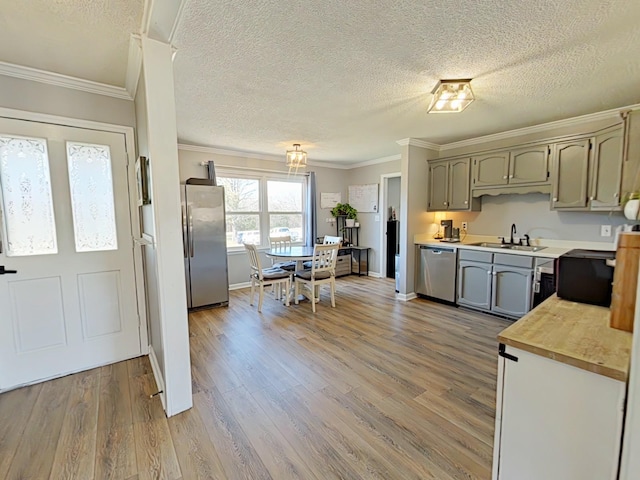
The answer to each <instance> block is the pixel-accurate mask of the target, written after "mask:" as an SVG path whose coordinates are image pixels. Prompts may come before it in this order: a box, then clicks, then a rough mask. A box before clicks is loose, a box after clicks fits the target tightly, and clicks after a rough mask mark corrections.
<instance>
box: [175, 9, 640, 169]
mask: <svg viewBox="0 0 640 480" xmlns="http://www.w3.org/2000/svg"><path fill="white" fill-rule="evenodd" d="M174 44H175V46H176V47H177V48H178V54H177V56H176V59H175V64H174V66H175V80H176V103H177V112H178V135H179V139H180V141H181V142H184V143H190V144H195V145H205V146H213V147H221V148H228V149H233V150H240V151H249V152H259V153H269V154H277V155H283V154H284V150H285V149H286V148H287V147H290V146H291V144H292V143H294V142H297V143H301V144H302V145H303V148H305V149H306V150H307V151H308V152H309V157H310V159H312V160H321V161H336V162H343V163H353V162H360V161H366V160H372V159H377V158H382V157H386V156H389V155H394V154H397V153H398V152H399V147H398V145H397V144H396V140H398V139H401V138H407V137H413V138H421V139H424V140H426V141H430V142H434V143H440V144H441V143H449V142H453V141H458V140H463V139H467V138H473V137H476V136H479V135H486V134H491V133H496V132H501V131H505V130H511V129H514V128H520V127H526V126H530V125H535V124H539V123H544V122H548V121H553V120H559V119H564V118H569V117H573V116H577V115H582V114H587V113H592V112H598V111H602V110H606V109H610V108H616V107H621V106H626V105H630V104H635V103H639V102H640V88H639V87H640V2H638V1H637V0H609V1H607V0H601V1H600V0H547V1H535V0H532V1H526V2H524V1H520V2H509V1H498V0H494V1H482V2H478V1H476V0H457V1H456V0H451V1H447V2H443V1H441V0H349V1H344V0H305V1H304V2H290V1H284V0H243V1H237V2H229V1H227V0H186V5H185V8H184V11H183V16H182V18H181V20H180V23H179V25H178V29H177V31H176V37H175V39H174ZM440 78H473V79H474V80H473V82H472V86H473V89H474V92H475V94H476V98H477V100H476V102H474V103H473V104H471V106H469V107H468V108H467V109H466V110H465V111H464V112H463V113H461V114H453V115H433V114H431V115H427V113H426V107H427V105H428V103H429V100H430V95H429V94H428V93H429V92H430V91H431V90H432V88H433V86H434V85H435V84H436V82H437V81H438V79H440Z"/></svg>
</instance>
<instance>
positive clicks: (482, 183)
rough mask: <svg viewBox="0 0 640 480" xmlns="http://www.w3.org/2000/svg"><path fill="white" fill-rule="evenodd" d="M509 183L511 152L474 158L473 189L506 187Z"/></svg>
mask: <svg viewBox="0 0 640 480" xmlns="http://www.w3.org/2000/svg"><path fill="white" fill-rule="evenodd" d="M508 181H509V152H506V151H505V152H496V153H490V154H487V155H479V156H477V157H473V187H474V188H477V187H494V186H496V185H506V184H507V183H508Z"/></svg>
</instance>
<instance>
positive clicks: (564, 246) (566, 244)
mask: <svg viewBox="0 0 640 480" xmlns="http://www.w3.org/2000/svg"><path fill="white" fill-rule="evenodd" d="M498 238H499V237H493V236H487V235H467V236H466V237H462V241H461V242H458V243H448V242H441V241H439V240H435V239H434V238H433V234H421V235H415V236H414V240H413V243H414V244H416V245H432V246H435V245H437V246H440V247H443V248H445V247H448V248H456V249H458V248H466V249H469V250H481V251H485V252H494V253H496V252H499V253H507V254H509V255H527V256H530V257H547V258H557V257H559V256H560V255H563V254H565V253H567V252H568V251H569V250H573V249H575V248H584V249H589V250H615V246H614V244H613V243H605V242H580V241H568V240H550V239H543V238H540V239H531V245H534V246H541V247H545V248H544V249H542V250H539V251H537V252H528V251H524V250H509V249H504V250H502V249H498V248H489V247H479V246H477V245H470V244H472V243H480V242H490V243H500V240H499V239H498Z"/></svg>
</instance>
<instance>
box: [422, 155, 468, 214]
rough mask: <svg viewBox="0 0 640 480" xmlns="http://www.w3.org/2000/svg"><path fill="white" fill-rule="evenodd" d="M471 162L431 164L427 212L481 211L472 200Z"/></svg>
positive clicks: (461, 159)
mask: <svg viewBox="0 0 640 480" xmlns="http://www.w3.org/2000/svg"><path fill="white" fill-rule="evenodd" d="M470 168H471V160H470V159H469V158H459V159H455V160H445V161H442V162H433V163H430V164H429V182H428V185H429V204H428V205H427V210H428V211H430V212H437V211H442V210H479V208H480V204H479V201H478V199H475V200H473V201H472V200H471V184H470V182H471V171H470Z"/></svg>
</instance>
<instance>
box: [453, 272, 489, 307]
mask: <svg viewBox="0 0 640 480" xmlns="http://www.w3.org/2000/svg"><path fill="white" fill-rule="evenodd" d="M458 304H460V305H467V306H470V307H476V308H481V309H483V310H489V308H490V306H491V264H489V263H478V262H469V261H465V260H461V261H460V263H459V264H458Z"/></svg>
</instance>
